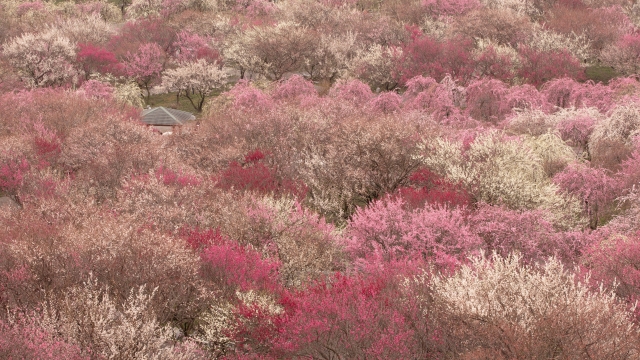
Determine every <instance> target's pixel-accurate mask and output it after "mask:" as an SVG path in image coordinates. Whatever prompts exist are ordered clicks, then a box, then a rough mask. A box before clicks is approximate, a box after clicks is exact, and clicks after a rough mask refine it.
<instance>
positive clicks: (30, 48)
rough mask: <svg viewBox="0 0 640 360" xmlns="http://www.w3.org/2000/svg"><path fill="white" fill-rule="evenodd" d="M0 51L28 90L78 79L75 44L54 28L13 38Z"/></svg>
mask: <svg viewBox="0 0 640 360" xmlns="http://www.w3.org/2000/svg"><path fill="white" fill-rule="evenodd" d="M2 52H3V55H4V56H5V57H6V58H7V59H8V61H9V63H10V64H11V65H12V66H13V67H15V68H16V69H18V73H19V75H20V77H21V78H22V81H24V82H25V83H26V84H27V86H29V87H43V86H53V85H61V84H63V83H65V82H68V81H73V80H74V79H75V77H76V76H77V71H76V70H75V69H74V67H73V61H74V60H75V56H76V52H75V44H73V43H72V42H71V40H69V39H68V38H67V37H65V36H63V35H62V34H61V33H60V32H59V30H57V29H50V30H48V31H45V32H41V33H37V34H34V33H27V34H24V35H22V36H19V37H16V38H14V39H12V40H10V41H8V42H7V43H5V44H4V46H3V49H2Z"/></svg>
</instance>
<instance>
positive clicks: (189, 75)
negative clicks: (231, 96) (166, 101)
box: [162, 59, 226, 112]
mask: <svg viewBox="0 0 640 360" xmlns="http://www.w3.org/2000/svg"><path fill="white" fill-rule="evenodd" d="M225 79H226V75H225V73H224V71H222V70H221V69H220V66H219V65H218V64H217V63H208V62H206V61H205V60H204V59H200V60H197V61H194V62H188V63H185V64H183V65H182V66H180V67H178V68H176V69H171V70H167V71H165V73H164V76H163V79H162V83H163V85H164V87H166V88H167V89H170V90H172V91H178V95H184V97H186V98H187V99H188V100H189V102H190V103H191V105H193V107H194V108H195V109H196V110H197V111H198V112H201V111H202V107H203V106H204V101H205V99H206V98H207V97H208V96H210V95H211V94H212V93H213V91H214V90H216V89H219V88H220V87H222V86H223V85H224V84H225Z"/></svg>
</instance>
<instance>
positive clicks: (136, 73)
mask: <svg viewBox="0 0 640 360" xmlns="http://www.w3.org/2000/svg"><path fill="white" fill-rule="evenodd" d="M124 61H125V62H124V64H123V65H124V73H125V74H126V75H127V76H128V77H130V78H132V79H134V80H135V81H136V82H137V83H138V85H139V86H140V87H142V88H144V89H145V90H146V92H147V101H148V100H149V96H150V95H151V92H150V87H151V85H152V84H153V83H154V82H155V81H157V80H158V79H159V78H160V74H161V73H162V71H163V70H164V65H165V56H164V52H163V51H162V49H161V48H160V46H159V45H158V44H156V43H146V44H142V45H140V47H139V48H138V50H137V51H136V52H135V53H127V55H126V56H125V59H124Z"/></svg>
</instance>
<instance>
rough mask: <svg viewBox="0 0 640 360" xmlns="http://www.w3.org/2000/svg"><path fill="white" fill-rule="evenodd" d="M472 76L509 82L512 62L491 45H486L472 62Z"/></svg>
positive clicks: (512, 70)
mask: <svg viewBox="0 0 640 360" xmlns="http://www.w3.org/2000/svg"><path fill="white" fill-rule="evenodd" d="M474 68H475V69H474V73H473V74H474V76H477V77H479V78H482V77H489V78H493V79H498V80H500V81H503V82H510V81H511V80H512V79H513V75H514V64H513V61H512V60H511V58H509V57H508V56H507V55H503V54H499V53H498V52H497V51H496V49H495V48H494V47H493V46H488V47H487V48H486V49H484V50H483V51H482V52H481V53H480V55H478V56H477V57H476V59H475V62H474Z"/></svg>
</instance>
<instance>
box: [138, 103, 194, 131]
mask: <svg viewBox="0 0 640 360" xmlns="http://www.w3.org/2000/svg"><path fill="white" fill-rule="evenodd" d="M195 119H196V117H195V116H193V114H191V113H188V112H186V111H182V110H176V109H167V108H165V107H162V106H160V107H156V108H153V109H145V110H143V111H142V122H144V123H145V124H148V125H168V126H171V125H183V124H184V123H186V122H187V121H190V120H195Z"/></svg>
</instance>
